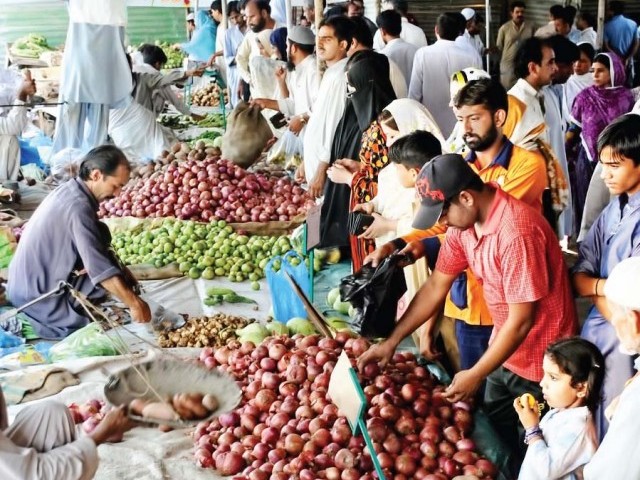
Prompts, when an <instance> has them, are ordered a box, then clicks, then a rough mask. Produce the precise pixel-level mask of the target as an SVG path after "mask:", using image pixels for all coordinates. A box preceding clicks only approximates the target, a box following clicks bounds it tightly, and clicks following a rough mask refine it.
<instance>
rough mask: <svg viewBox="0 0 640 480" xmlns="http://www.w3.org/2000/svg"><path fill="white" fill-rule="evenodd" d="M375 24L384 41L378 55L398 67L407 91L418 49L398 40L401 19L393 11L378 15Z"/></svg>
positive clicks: (400, 39)
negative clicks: (383, 56)
mask: <svg viewBox="0 0 640 480" xmlns="http://www.w3.org/2000/svg"><path fill="white" fill-rule="evenodd" d="M376 23H377V24H378V28H379V32H380V33H381V35H382V38H383V39H384V41H385V46H384V48H383V49H382V50H380V53H383V54H384V55H386V56H387V57H389V60H390V61H393V63H395V64H396V65H397V66H398V68H399V69H400V71H401V72H402V75H403V76H404V79H405V82H406V84H407V89H408V88H409V81H410V80H411V72H412V70H413V59H414V58H415V56H416V52H417V51H418V47H416V46H415V45H412V44H411V43H407V42H405V41H404V40H402V38H400V30H401V28H402V27H401V17H400V14H399V13H398V12H396V11H395V10H386V11H384V12H382V13H380V15H378V18H377V19H376Z"/></svg>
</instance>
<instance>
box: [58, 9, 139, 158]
mask: <svg viewBox="0 0 640 480" xmlns="http://www.w3.org/2000/svg"><path fill="white" fill-rule="evenodd" d="M68 9H69V29H68V32H67V40H66V42H65V50H64V58H63V61H62V77H61V80H60V100H61V101H64V102H67V103H66V105H63V106H62V107H61V109H60V115H59V116H58V121H57V122H56V133H55V136H54V142H53V151H54V152H57V151H59V150H62V149H63V148H67V147H72V148H80V149H83V150H85V151H87V150H90V149H91V148H93V147H94V146H96V145H101V144H103V143H105V142H106V140H107V129H108V123H109V109H110V108H122V107H123V106H126V105H128V104H129V103H130V102H131V101H132V100H131V96H130V95H131V89H132V79H131V69H130V67H129V63H128V61H127V57H126V50H125V46H124V39H125V27H126V25H127V5H126V1H125V0H105V1H103V2H87V1H86V0H69V2H68Z"/></svg>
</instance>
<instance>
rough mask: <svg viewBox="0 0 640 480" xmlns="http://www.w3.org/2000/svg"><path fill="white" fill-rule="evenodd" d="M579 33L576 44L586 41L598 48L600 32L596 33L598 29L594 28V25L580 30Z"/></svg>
mask: <svg viewBox="0 0 640 480" xmlns="http://www.w3.org/2000/svg"><path fill="white" fill-rule="evenodd" d="M578 33H579V35H578V37H577V39H576V44H578V45H579V44H581V43H584V42H587V43H590V44H591V46H592V47H593V48H595V49H597V48H598V47H597V45H598V34H597V33H596V31H595V30H594V29H593V27H588V28H585V29H584V30H581V31H579V32H578Z"/></svg>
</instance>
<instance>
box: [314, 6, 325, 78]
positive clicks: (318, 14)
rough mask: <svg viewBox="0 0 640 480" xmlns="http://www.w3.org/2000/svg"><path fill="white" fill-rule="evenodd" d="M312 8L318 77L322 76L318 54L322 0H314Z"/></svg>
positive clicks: (322, 9)
mask: <svg viewBox="0 0 640 480" xmlns="http://www.w3.org/2000/svg"><path fill="white" fill-rule="evenodd" d="M313 4H314V6H313V9H314V11H315V15H316V64H317V68H318V78H321V77H322V61H321V60H320V56H318V53H317V52H318V46H319V45H320V41H319V38H320V23H321V22H322V13H323V11H324V7H323V5H322V0H314V2H313Z"/></svg>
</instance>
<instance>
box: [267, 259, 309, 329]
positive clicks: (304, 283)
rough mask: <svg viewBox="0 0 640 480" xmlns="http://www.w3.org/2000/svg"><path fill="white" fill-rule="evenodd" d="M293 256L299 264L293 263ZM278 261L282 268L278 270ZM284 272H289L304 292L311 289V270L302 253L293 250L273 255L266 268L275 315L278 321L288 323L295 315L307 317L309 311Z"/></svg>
mask: <svg viewBox="0 0 640 480" xmlns="http://www.w3.org/2000/svg"><path fill="white" fill-rule="evenodd" d="M293 258H296V259H297V260H298V261H299V263H298V265H293V264H292V263H291V259H293ZM278 263H279V264H280V268H279V269H277V270H276V268H275V267H276V266H277V264H278ZM296 263H297V262H296ZM284 272H287V273H289V275H291V277H292V278H293V279H294V280H295V281H296V283H297V284H298V285H299V286H300V288H301V289H302V290H303V291H304V292H308V291H309V270H307V267H306V265H305V263H304V259H303V258H302V257H301V256H300V255H298V254H297V253H296V252H294V251H293V250H291V251H289V252H287V253H285V254H284V255H283V256H282V257H281V256H279V255H278V256H275V257H273V258H272V259H271V260H269V263H267V266H266V268H265V273H266V275H267V283H268V284H269V292H271V304H272V305H273V315H274V317H275V319H276V320H277V321H279V322H282V323H286V322H287V321H289V319H291V318H293V317H300V318H307V311H306V310H305V309H304V305H303V303H302V300H300V298H299V297H298V295H297V294H296V292H295V291H294V290H293V287H292V286H291V283H290V282H289V279H288V278H287V277H286V276H285V273H284Z"/></svg>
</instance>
